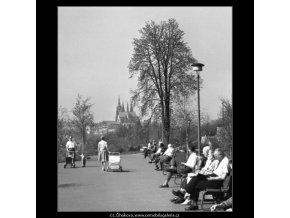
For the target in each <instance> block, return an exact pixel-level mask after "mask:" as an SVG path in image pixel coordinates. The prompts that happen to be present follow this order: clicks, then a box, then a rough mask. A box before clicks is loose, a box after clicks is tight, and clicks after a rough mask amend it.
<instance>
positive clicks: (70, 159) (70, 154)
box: [63, 149, 76, 168]
mask: <svg viewBox="0 0 290 218" xmlns="http://www.w3.org/2000/svg"><path fill="white" fill-rule="evenodd" d="M74 158H75V150H74V149H69V150H68V151H66V157H65V165H64V166H63V167H64V168H66V165H67V164H71V167H73V168H75V167H76V165H75V159H74Z"/></svg>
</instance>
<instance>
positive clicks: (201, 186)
mask: <svg viewBox="0 0 290 218" xmlns="http://www.w3.org/2000/svg"><path fill="white" fill-rule="evenodd" d="M222 184H223V181H222V180H204V181H199V182H198V183H197V184H196V186H195V188H194V189H193V190H192V191H191V193H190V198H191V199H192V200H193V205H197V202H198V197H199V192H200V191H202V190H205V189H206V188H213V189H216V188H220V187H221V186H222Z"/></svg>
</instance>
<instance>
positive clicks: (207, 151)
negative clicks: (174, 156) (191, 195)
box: [171, 146, 219, 204]
mask: <svg viewBox="0 0 290 218" xmlns="http://www.w3.org/2000/svg"><path fill="white" fill-rule="evenodd" d="M203 155H204V156H205V157H207V161H206V164H205V166H204V167H203V168H202V169H201V170H200V171H199V174H203V175H210V174H212V173H213V171H214V170H215V168H216V167H217V164H218V162H219V161H218V160H215V159H214V156H213V150H212V149H211V148H210V147H209V146H205V147H204V148H203ZM196 175H197V172H196V173H188V174H187V179H186V180H183V182H182V183H181V184H180V190H178V191H175V190H172V194H173V195H175V196H177V197H175V198H173V199H171V202H174V203H182V202H184V204H188V203H190V200H189V199H185V198H184V195H185V193H186V190H185V186H186V185H187V184H188V183H189V181H190V180H191V179H192V178H193V177H194V176H196Z"/></svg>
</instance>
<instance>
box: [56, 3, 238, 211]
mask: <svg viewBox="0 0 290 218" xmlns="http://www.w3.org/2000/svg"><path fill="white" fill-rule="evenodd" d="M57 110H58V113H57V154H56V155H57V212H118V213H121V212H122V213H123V212H124V213H125V212H152V213H153V212H162V213H164V212H166V213H169V214H170V213H171V212H172V216H173V217H174V213H179V212H210V213H214V212H225V213H226V212H228V213H232V212H234V211H235V207H234V206H233V205H234V204H233V202H234V201H235V196H236V195H235V193H234V191H233V181H234V180H235V179H234V176H233V166H234V164H233V163H234V158H233V157H234V156H235V154H236V153H235V149H234V148H233V147H234V145H233V123H234V120H233V7H231V6H219V7H217V6H207V7H205V6H187V7H185V6H184V7H181V6H180V7H174V6H171V7H165V6H159V7H149V6H148V7H145V6H144V7H134V6H131V7H129V6H126V7H113V6H110V7H109V6H106V7H98V6H91V7H89V6H58V7H57ZM117 215H118V214H117V213H115V214H112V217H114V216H117ZM128 216H129V215H128ZM176 217H178V216H176Z"/></svg>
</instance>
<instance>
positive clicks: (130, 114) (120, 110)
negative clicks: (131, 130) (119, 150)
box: [115, 98, 139, 127]
mask: <svg viewBox="0 0 290 218" xmlns="http://www.w3.org/2000/svg"><path fill="white" fill-rule="evenodd" d="M138 121H139V117H138V116H137V115H136V113H135V112H134V111H133V106H132V104H131V106H130V110H129V105H128V103H127V111H125V107H124V103H123V104H122V106H121V102H120V98H119V100H118V105H117V107H116V117H115V122H116V123H117V124H120V125H123V126H127V127H128V126H134V125H135V124H136V122H138Z"/></svg>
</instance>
